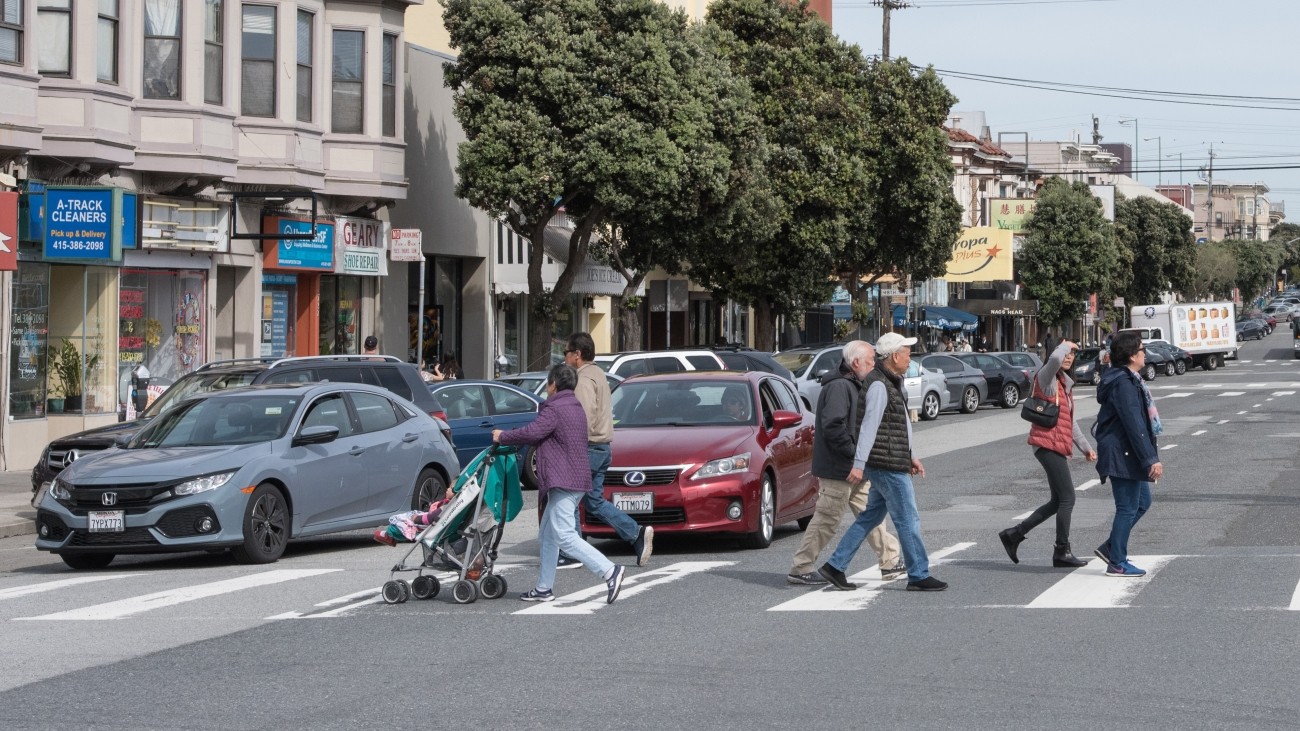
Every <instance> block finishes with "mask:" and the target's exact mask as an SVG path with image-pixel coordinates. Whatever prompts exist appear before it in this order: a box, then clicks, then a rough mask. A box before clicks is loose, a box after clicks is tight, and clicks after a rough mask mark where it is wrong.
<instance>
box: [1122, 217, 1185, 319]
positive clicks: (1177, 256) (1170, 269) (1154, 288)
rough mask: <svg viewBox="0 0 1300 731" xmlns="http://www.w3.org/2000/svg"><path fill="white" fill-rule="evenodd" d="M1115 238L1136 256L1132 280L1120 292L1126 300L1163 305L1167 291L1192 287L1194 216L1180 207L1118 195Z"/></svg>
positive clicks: (1134, 257) (1178, 290)
mask: <svg viewBox="0 0 1300 731" xmlns="http://www.w3.org/2000/svg"><path fill="white" fill-rule="evenodd" d="M1115 235H1116V236H1117V237H1118V238H1119V242H1120V244H1121V245H1123V246H1124V247H1126V248H1127V249H1128V250H1129V251H1130V252H1132V254H1133V269H1132V272H1133V276H1132V280H1131V281H1130V283H1129V285H1128V286H1127V287H1125V288H1124V289H1122V290H1120V292H1119V293H1120V295H1121V296H1123V297H1124V298H1125V300H1126V301H1129V302H1133V303H1135V304H1136V303H1140V302H1159V301H1160V296H1161V294H1163V293H1164V292H1170V291H1173V292H1186V291H1188V289H1189V288H1190V287H1191V285H1192V279H1193V273H1194V271H1195V269H1196V239H1195V237H1193V236H1192V219H1191V217H1189V216H1188V215H1187V214H1186V213H1184V212H1183V210H1182V209H1181V208H1179V207H1178V206H1177V205H1176V204H1174V203H1160V202H1159V201H1157V200H1155V199H1154V198H1148V197H1146V196H1142V197H1137V198H1124V197H1123V196H1117V199H1116V201H1115Z"/></svg>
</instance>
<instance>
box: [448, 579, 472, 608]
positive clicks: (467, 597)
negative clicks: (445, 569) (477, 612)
mask: <svg viewBox="0 0 1300 731" xmlns="http://www.w3.org/2000/svg"><path fill="white" fill-rule="evenodd" d="M451 599H452V601H454V602H456V603H457V604H469V603H471V602H473V601H474V600H475V599H478V587H476V586H474V582H472V581H470V580H469V579H461V580H460V581H457V582H456V583H455V584H453V585H452V587H451Z"/></svg>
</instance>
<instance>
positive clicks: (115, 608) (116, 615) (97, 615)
mask: <svg viewBox="0 0 1300 731" xmlns="http://www.w3.org/2000/svg"><path fill="white" fill-rule="evenodd" d="M342 570H343V569H277V570H275V571H264V572H262V573H258V574H249V575H248V576H240V577H238V578H234V579H225V580H224V581H213V582H211V583H207V584H196V585H194V586H186V587H182V588H180V589H169V590H167V591H159V592H155V593H153V594H144V595H142V596H135V597H131V598H129V599H122V600H120V601H115V602H107V603H105V604H96V605H94V606H89V607H82V608H81V609H69V610H68V611H66V612H56V613H54V614H43V615H41V616H39V617H17V618H16V619H24V620H39V619H53V620H69V619H70V620H99V619H122V618H123V617H129V616H131V615H133V614H140V613H141V612H148V611H151V610H154V609H160V608H162V607H170V606H173V605H176V604H183V603H185V602H192V601H195V600H196V599H206V598H208V597H213V596H219V595H221V594H230V593H232V592H236V591H243V590H244V589H252V588H255V587H259V586H269V585H271V584H280V583H283V582H285V581H293V580H294V579H305V578H307V577H309V576H319V575H321V574H329V573H333V572H335V571H342Z"/></svg>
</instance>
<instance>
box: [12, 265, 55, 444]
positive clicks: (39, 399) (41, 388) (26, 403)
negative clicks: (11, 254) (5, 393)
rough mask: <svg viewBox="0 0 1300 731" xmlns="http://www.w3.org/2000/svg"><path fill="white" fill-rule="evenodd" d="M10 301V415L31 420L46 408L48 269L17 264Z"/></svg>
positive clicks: (44, 266) (41, 266)
mask: <svg viewBox="0 0 1300 731" xmlns="http://www.w3.org/2000/svg"><path fill="white" fill-rule="evenodd" d="M13 298H14V313H13V318H14V319H13V327H12V329H11V331H10V341H9V353H10V357H9V415H10V416H12V417H13V418H15V419H32V418H36V417H41V416H44V415H45V409H46V406H47V404H46V398H47V395H46V384H47V372H46V357H47V348H48V346H49V309H50V299H49V298H50V266H49V265H48V264H34V263H29V262H23V263H22V264H20V265H19V266H18V271H17V272H15V273H14V279H13ZM59 406H60V407H61V406H62V404H61V403H60V404H59Z"/></svg>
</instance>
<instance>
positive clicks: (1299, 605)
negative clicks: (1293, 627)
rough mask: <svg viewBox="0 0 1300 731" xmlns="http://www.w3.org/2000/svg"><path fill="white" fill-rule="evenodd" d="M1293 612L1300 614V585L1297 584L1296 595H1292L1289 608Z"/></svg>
mask: <svg viewBox="0 0 1300 731" xmlns="http://www.w3.org/2000/svg"><path fill="white" fill-rule="evenodd" d="M1287 609H1288V610H1290V611H1292V612H1300V584H1296V586H1295V593H1294V594H1292V595H1291V606H1289V607H1287Z"/></svg>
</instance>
